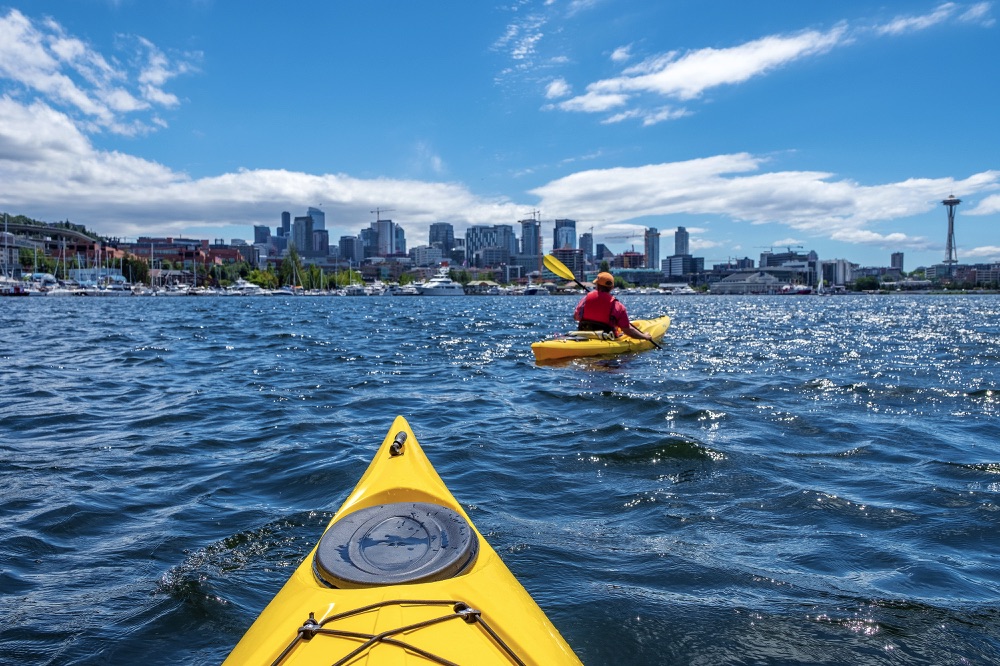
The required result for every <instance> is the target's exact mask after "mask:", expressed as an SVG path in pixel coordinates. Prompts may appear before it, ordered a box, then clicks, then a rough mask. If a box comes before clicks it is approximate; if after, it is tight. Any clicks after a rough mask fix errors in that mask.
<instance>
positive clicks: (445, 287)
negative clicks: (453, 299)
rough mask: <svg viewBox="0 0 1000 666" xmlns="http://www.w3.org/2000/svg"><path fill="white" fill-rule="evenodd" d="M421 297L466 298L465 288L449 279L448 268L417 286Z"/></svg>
mask: <svg viewBox="0 0 1000 666" xmlns="http://www.w3.org/2000/svg"><path fill="white" fill-rule="evenodd" d="M417 291H418V292H419V293H420V295H421V296H465V288H464V287H463V286H462V285H461V284H460V283H458V282H455V281H454V280H452V279H451V278H450V277H448V268H447V267H445V268H442V269H441V270H439V271H438V274H437V275H435V276H434V277H432V278H431V279H430V280H428V281H427V282H424V283H423V284H421V285H417Z"/></svg>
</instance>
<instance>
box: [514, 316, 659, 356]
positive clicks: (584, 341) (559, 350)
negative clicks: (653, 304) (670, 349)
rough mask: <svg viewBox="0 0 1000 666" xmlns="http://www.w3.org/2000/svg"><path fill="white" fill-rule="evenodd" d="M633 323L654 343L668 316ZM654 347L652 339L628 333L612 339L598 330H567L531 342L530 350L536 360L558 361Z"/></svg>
mask: <svg viewBox="0 0 1000 666" xmlns="http://www.w3.org/2000/svg"><path fill="white" fill-rule="evenodd" d="M632 325H633V326H635V327H636V328H637V329H639V330H640V331H642V332H644V333H649V334H650V335H651V336H653V341H654V342H659V341H660V340H662V339H663V336H664V335H666V333H667V329H668V328H670V317H667V316H663V317H657V318H656V319H633V320H632ZM653 346H654V345H653V343H652V342H648V341H647V340H640V339H638V338H630V337H628V336H627V335H620V336H618V337H617V338H615V337H611V336H610V334H606V333H599V332H597V331H570V332H569V333H566V334H565V335H560V336H558V337H555V338H552V339H550V340H543V341H541V342H535V343H533V344H532V345H531V351H532V352H534V354H535V360H536V361H557V360H559V359H567V358H576V357H580V356H603V355H605V354H622V353H625V352H637V351H645V350H647V349H652V348H653Z"/></svg>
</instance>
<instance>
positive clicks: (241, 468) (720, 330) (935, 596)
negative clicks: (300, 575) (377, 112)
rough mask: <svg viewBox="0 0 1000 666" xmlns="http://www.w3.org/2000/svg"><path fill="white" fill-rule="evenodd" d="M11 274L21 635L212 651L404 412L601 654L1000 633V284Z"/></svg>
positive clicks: (1, 403) (863, 652)
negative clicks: (605, 293) (564, 288)
mask: <svg viewBox="0 0 1000 666" xmlns="http://www.w3.org/2000/svg"><path fill="white" fill-rule="evenodd" d="M622 298H623V300H624V301H625V303H626V305H627V306H628V307H629V310H630V312H631V313H632V315H633V316H636V317H639V316H643V315H654V314H661V313H665V314H669V315H670V316H671V317H673V320H674V323H673V326H672V327H671V329H670V331H669V333H668V335H667V337H666V338H665V339H664V341H663V346H664V349H663V350H662V351H656V350H654V351H650V352H647V353H643V354H637V355H632V356H628V357H619V358H616V359H613V360H596V361H595V360H589V361H578V362H570V363H568V364H563V365H554V366H538V365H536V364H535V362H534V360H533V358H532V356H531V352H530V348H529V345H530V343H531V342H532V341H534V340H538V339H541V338H543V337H545V336H546V335H547V334H549V333H551V332H554V331H558V330H563V329H565V328H568V327H569V324H570V316H569V314H570V310H571V308H572V306H573V305H574V304H575V299H572V298H559V297H550V298H527V297H525V298H514V297H480V298H476V297H465V298H452V299H449V298H440V299H435V298H398V297H397V298H307V297H299V298H285V297H271V298H162V299H158V298H127V299H85V298H68V299H67V298H49V299H45V298H26V299H4V300H3V301H2V302H0V331H2V334H0V516H2V520H0V661H3V663H32V664H60V665H61V664H130V663H142V664H144V666H152V665H154V664H179V663H183V664H215V663H218V662H220V661H221V660H222V659H223V658H224V657H225V656H226V654H227V653H228V651H229V650H230V649H231V648H232V646H233V645H234V644H235V643H236V642H237V641H238V639H239V638H240V636H241V635H242V633H243V631H244V630H245V629H246V628H247V627H248V626H249V624H250V623H251V621H252V620H253V619H254V617H255V616H256V615H257V613H258V612H259V611H260V610H261V608H262V607H263V606H264V605H265V604H266V603H267V601H268V600H269V599H270V598H271V596H272V595H273V594H274V593H275V592H276V591H277V590H278V588H279V587H280V586H281V585H282V583H283V582H284V581H285V579H286V578H287V577H288V576H289V575H290V573H291V572H292V570H293V568H294V567H295V566H296V565H297V564H298V562H299V561H300V559H301V558H302V557H303V556H304V555H305V554H306V553H307V552H308V550H309V549H310V548H311V547H312V546H313V545H314V544H315V542H316V541H317V540H318V539H319V536H320V534H321V531H322V529H323V527H324V525H325V524H326V522H327V521H328V520H329V519H330V517H331V515H332V512H333V511H334V510H335V509H336V508H337V506H339V504H340V502H342V501H343V499H344V498H345V497H346V494H347V492H348V491H349V490H350V489H351V488H352V487H353V485H354V483H355V482H356V481H357V479H358V477H359V476H360V474H361V472H362V471H363V470H364V468H365V466H366V465H367V463H368V461H369V459H370V457H371V455H372V454H373V452H374V449H375V447H376V446H377V445H378V443H380V442H381V440H382V438H383V437H384V436H385V434H386V432H387V431H388V428H389V426H390V424H391V422H392V419H393V417H395V416H396V415H397V414H402V415H404V416H406V418H407V419H408V420H409V421H410V423H411V425H412V426H413V429H414V431H415V432H416V434H417V437H418V439H419V440H420V442H421V444H422V445H423V447H424V449H425V450H426V451H427V452H428V455H429V456H430V458H431V460H432V461H433V463H434V464H435V465H436V467H437V468H438V471H439V472H440V474H441V476H442V477H443V478H444V479H445V481H446V482H447V483H448V485H449V486H450V488H451V489H452V491H453V492H454V493H455V495H456V497H458V499H459V500H460V501H461V502H462V503H463V504H464V506H465V507H466V508H467V509H468V511H469V512H470V515H471V516H472V519H473V521H474V522H475V523H476V525H477V526H478V527H479V528H480V530H481V531H482V532H483V533H484V534H485V535H486V537H487V539H488V540H489V541H490V542H491V543H492V544H493V545H494V547H495V548H496V550H497V551H498V552H499V553H500V554H501V556H502V557H503V558H504V560H505V561H506V562H507V564H508V565H509V566H510V568H511V569H512V570H513V571H514V573H515V575H517V576H518V577H519V578H520V579H521V581H522V582H523V583H524V585H525V587H527V588H528V590H529V591H530V592H531V593H532V595H533V596H534V597H535V599H536V600H537V601H538V602H539V604H540V605H541V606H542V607H543V608H544V609H545V611H546V612H547V613H548V615H549V617H550V618H551V619H552V620H553V622H554V623H555V624H556V626H557V627H558V628H559V629H560V631H561V632H562V633H563V635H564V636H565V637H566V639H567V640H568V642H569V643H570V644H571V645H572V646H573V647H574V649H575V650H576V652H577V654H578V655H579V656H580V658H581V659H582V660H583V661H584V663H586V664H589V665H596V664H625V663H628V664H666V663H677V664H791V663H823V664H895V663H906V664H913V663H920V664H983V663H1000V418H998V417H1000V297H995V296H847V297H829V298H824V297H748V298H741V297H654V296H632V297H630V296H623V297H622Z"/></svg>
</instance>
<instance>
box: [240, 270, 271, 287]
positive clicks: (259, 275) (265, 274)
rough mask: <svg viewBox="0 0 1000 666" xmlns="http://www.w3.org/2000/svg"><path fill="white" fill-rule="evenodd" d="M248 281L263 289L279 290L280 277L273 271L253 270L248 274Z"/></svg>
mask: <svg viewBox="0 0 1000 666" xmlns="http://www.w3.org/2000/svg"><path fill="white" fill-rule="evenodd" d="M246 281H247V282H250V283H252V284H255V285H257V286H259V287H262V288H263V289H277V288H278V276H277V275H275V274H274V271H272V270H271V269H269V268H268V269H265V270H259V269H256V268H254V269H252V270H250V272H249V273H247V277H246Z"/></svg>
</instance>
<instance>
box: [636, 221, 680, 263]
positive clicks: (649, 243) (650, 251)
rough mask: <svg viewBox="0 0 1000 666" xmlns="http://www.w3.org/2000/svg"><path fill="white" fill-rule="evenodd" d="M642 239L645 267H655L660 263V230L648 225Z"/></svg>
mask: <svg viewBox="0 0 1000 666" xmlns="http://www.w3.org/2000/svg"><path fill="white" fill-rule="evenodd" d="M685 233H687V232H685ZM644 240H645V247H644V249H645V255H646V268H656V267H657V266H659V264H660V232H659V231H658V230H657V229H656V228H655V227H649V228H648V229H646V235H645V238H644Z"/></svg>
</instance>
